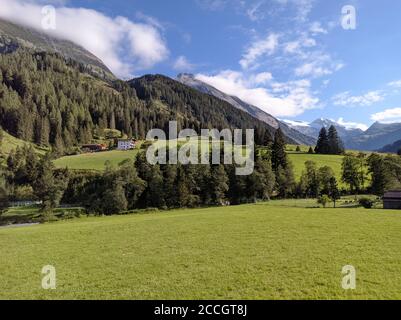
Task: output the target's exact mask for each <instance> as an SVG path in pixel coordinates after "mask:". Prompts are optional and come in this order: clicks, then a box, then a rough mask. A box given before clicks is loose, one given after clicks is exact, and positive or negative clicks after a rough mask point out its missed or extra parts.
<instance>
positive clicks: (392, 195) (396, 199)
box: [383, 190, 401, 210]
mask: <svg viewBox="0 0 401 320" xmlns="http://www.w3.org/2000/svg"><path fill="white" fill-rule="evenodd" d="M383 208H384V209H399V210H401V190H390V191H387V192H386V193H385V194H384V196H383Z"/></svg>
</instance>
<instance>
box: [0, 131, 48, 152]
mask: <svg viewBox="0 0 401 320" xmlns="http://www.w3.org/2000/svg"><path fill="white" fill-rule="evenodd" d="M25 145H28V146H29V145H31V146H33V147H34V149H35V150H36V151H37V152H38V153H40V154H44V153H45V152H46V149H45V148H40V147H38V146H37V145H35V144H33V143H30V142H26V141H23V140H21V139H17V138H15V137H13V136H12V135H10V134H8V133H7V132H5V131H3V142H2V145H1V148H0V156H4V157H5V156H7V155H8V154H10V152H11V151H12V150H15V149H16V148H17V147H20V148H21V147H23V146H25Z"/></svg>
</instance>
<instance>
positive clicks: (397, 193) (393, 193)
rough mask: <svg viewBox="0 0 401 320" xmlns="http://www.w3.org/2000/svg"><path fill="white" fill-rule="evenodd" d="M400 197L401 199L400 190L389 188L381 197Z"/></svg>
mask: <svg viewBox="0 0 401 320" xmlns="http://www.w3.org/2000/svg"><path fill="white" fill-rule="evenodd" d="M394 198H395V199H400V200H401V190H390V191H387V192H386V193H385V194H384V197H383V199H394Z"/></svg>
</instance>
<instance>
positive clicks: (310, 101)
mask: <svg viewBox="0 0 401 320" xmlns="http://www.w3.org/2000/svg"><path fill="white" fill-rule="evenodd" d="M196 77H197V78H198V79H199V80H201V81H204V82H206V83H208V84H210V85H212V86H213V87H215V88H217V89H219V90H221V91H223V92H225V93H227V94H229V95H233V96H237V97H238V98H240V99H242V100H243V101H245V102H247V103H249V104H252V105H254V106H257V107H259V108H261V109H262V110H264V111H266V112H267V113H270V114H272V115H274V116H284V117H292V116H297V115H300V114H302V113H303V112H305V111H306V110H308V109H314V108H317V107H319V99H318V98H316V97H314V96H313V94H312V93H311V90H310V89H311V83H310V81H308V80H299V81H290V82H286V83H278V82H273V83H271V84H270V89H268V88H265V87H262V86H260V85H259V86H258V85H255V83H254V81H253V79H254V77H253V76H250V77H246V76H245V75H244V74H243V73H242V72H237V71H232V70H226V71H223V72H220V73H219V74H217V75H214V76H210V75H204V74H198V75H196Z"/></svg>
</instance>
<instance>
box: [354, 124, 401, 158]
mask: <svg viewBox="0 0 401 320" xmlns="http://www.w3.org/2000/svg"><path fill="white" fill-rule="evenodd" d="M400 139H401V123H392V124H384V123H379V122H376V123H374V124H373V125H372V126H371V127H370V128H369V129H368V130H367V131H365V132H364V133H362V134H361V135H358V136H355V137H352V138H351V139H349V140H348V141H347V145H348V146H349V148H352V149H356V150H368V151H376V150H379V149H381V148H383V147H384V146H386V145H389V144H392V143H394V142H395V141H397V140H400Z"/></svg>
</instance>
